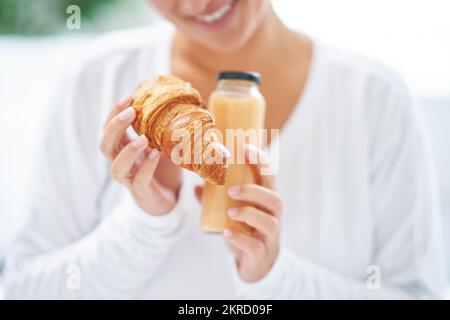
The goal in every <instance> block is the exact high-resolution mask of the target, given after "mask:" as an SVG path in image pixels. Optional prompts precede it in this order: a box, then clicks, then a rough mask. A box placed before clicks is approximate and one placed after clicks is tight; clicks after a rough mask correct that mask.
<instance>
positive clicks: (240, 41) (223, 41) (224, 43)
mask: <svg viewBox="0 0 450 320" xmlns="http://www.w3.org/2000/svg"><path fill="white" fill-rule="evenodd" d="M197 42H199V43H201V44H202V45H203V46H204V47H206V48H208V49H210V50H212V51H216V52H220V53H230V52H234V51H237V50H239V49H240V48H242V47H244V46H245V45H246V43H247V42H248V37H243V36H242V35H241V36H239V37H236V35H230V36H229V37H221V38H217V37H214V38H213V39H210V40H209V41H208V39H207V38H202V39H198V40H197Z"/></svg>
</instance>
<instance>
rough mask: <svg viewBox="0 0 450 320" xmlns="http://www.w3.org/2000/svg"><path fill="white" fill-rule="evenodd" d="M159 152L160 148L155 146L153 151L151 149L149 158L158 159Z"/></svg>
mask: <svg viewBox="0 0 450 320" xmlns="http://www.w3.org/2000/svg"><path fill="white" fill-rule="evenodd" d="M158 154H159V151H158V149H156V148H153V149H152V151H150V153H149V154H148V158H149V159H150V160H154V159H156V157H157V156H158Z"/></svg>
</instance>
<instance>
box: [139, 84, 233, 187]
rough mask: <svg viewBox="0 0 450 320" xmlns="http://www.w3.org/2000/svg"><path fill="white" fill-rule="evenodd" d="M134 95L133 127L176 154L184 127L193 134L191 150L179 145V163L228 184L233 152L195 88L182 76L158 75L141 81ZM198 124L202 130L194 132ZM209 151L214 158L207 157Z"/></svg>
mask: <svg viewBox="0 0 450 320" xmlns="http://www.w3.org/2000/svg"><path fill="white" fill-rule="evenodd" d="M133 99H134V102H133V107H134V109H135V110H136V119H135V121H134V122H133V128H134V129H135V131H136V132H137V133H138V134H140V135H141V134H145V136H146V137H147V138H148V140H149V145H150V146H151V147H153V148H156V149H158V150H159V151H162V152H164V153H166V154H167V155H169V156H173V154H172V151H173V150H174V148H176V147H177V146H179V144H180V143H181V142H182V138H183V137H176V135H175V133H176V132H183V131H177V130H185V131H184V132H186V134H187V135H189V138H190V150H189V151H190V154H184V149H182V150H181V152H179V151H178V149H177V152H178V154H177V155H178V156H180V158H182V159H183V161H182V162H181V163H178V164H179V165H180V166H181V167H183V168H185V169H188V170H190V171H193V172H195V173H197V174H198V175H199V176H200V177H202V178H203V179H205V180H206V181H208V182H211V183H214V184H218V185H223V184H225V178H226V175H227V170H228V164H229V159H230V157H231V156H230V152H229V151H228V150H227V148H225V146H224V145H223V144H222V143H221V142H220V140H219V137H218V134H217V127H216V125H215V123H214V118H213V117H212V115H211V113H210V112H209V111H208V110H207V109H205V108H204V107H203V104H202V98H201V96H200V93H199V92H198V91H197V90H196V89H194V88H193V87H192V86H191V85H190V84H189V83H188V82H185V81H183V80H181V79H180V78H177V77H174V76H157V77H155V78H154V79H151V80H149V81H144V82H142V83H141V84H139V85H138V87H137V88H136V91H135V93H134V96H133ZM198 124H200V125H201V128H200V129H201V130H200V132H199V133H200V134H198V133H197V132H195V130H196V128H197V129H198ZM197 131H198V130H197ZM174 137H175V138H174ZM206 151H209V152H210V155H211V157H212V158H213V159H214V160H215V161H213V162H212V161H205V160H206V159H204V154H205V152H206ZM196 159H197V161H195V160H196ZM198 159H200V161H198ZM172 160H173V159H172Z"/></svg>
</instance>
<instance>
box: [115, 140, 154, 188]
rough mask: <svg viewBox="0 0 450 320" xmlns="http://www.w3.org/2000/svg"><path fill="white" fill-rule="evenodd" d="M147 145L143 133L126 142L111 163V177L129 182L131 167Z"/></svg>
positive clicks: (122, 181)
mask: <svg viewBox="0 0 450 320" xmlns="http://www.w3.org/2000/svg"><path fill="white" fill-rule="evenodd" d="M147 145H148V140H147V138H146V137H145V136H144V135H142V136H140V137H138V138H136V139H135V140H133V141H132V142H130V143H129V144H127V145H126V146H125V147H124V148H123V149H122V151H120V152H119V154H118V155H117V157H116V158H115V159H114V160H113V162H112V163H111V167H110V174H111V177H113V178H114V179H115V180H117V181H118V182H120V183H128V182H130V181H131V178H132V174H131V169H132V167H133V165H134V163H135V161H136V159H137V158H138V157H139V155H140V154H141V153H142V152H143V151H144V150H145V148H146V147H147Z"/></svg>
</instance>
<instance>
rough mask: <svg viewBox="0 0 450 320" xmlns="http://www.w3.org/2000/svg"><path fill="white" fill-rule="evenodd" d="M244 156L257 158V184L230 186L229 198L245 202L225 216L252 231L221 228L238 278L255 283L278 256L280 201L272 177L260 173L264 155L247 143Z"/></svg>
mask: <svg viewBox="0 0 450 320" xmlns="http://www.w3.org/2000/svg"><path fill="white" fill-rule="evenodd" d="M245 157H246V162H247V163H249V159H258V164H252V166H254V169H255V173H257V175H258V177H259V179H258V180H259V181H258V184H245V185H242V186H232V187H230V188H229V189H228V194H229V196H230V197H231V198H233V199H235V200H239V201H243V202H245V203H247V205H246V206H242V207H239V208H231V209H230V210H229V211H228V215H229V216H230V218H231V219H233V220H236V221H241V222H243V223H246V224H247V225H249V226H251V227H252V228H254V230H253V232H252V234H246V233H242V232H236V231H231V230H225V231H224V238H225V240H226V242H227V243H228V244H229V245H230V247H231V250H232V252H233V254H234V256H235V258H236V264H237V269H238V272H239V276H240V277H241V279H242V280H243V281H245V282H256V281H258V280H260V279H262V278H263V277H264V276H265V275H266V274H267V273H268V272H269V271H270V269H271V268H272V265H273V264H274V262H275V259H276V258H277V256H278V252H279V248H280V244H279V238H280V216H281V212H282V206H283V201H282V199H281V197H280V195H279V194H278V193H277V192H275V191H274V184H275V181H274V180H275V179H274V176H273V175H261V169H262V168H263V165H264V166H266V165H267V164H268V158H267V156H266V155H265V154H264V153H263V152H262V151H260V150H258V149H257V148H255V147H253V146H251V145H247V147H246V149H245ZM253 161H254V160H253ZM196 193H197V196H199V193H200V190H196Z"/></svg>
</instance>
